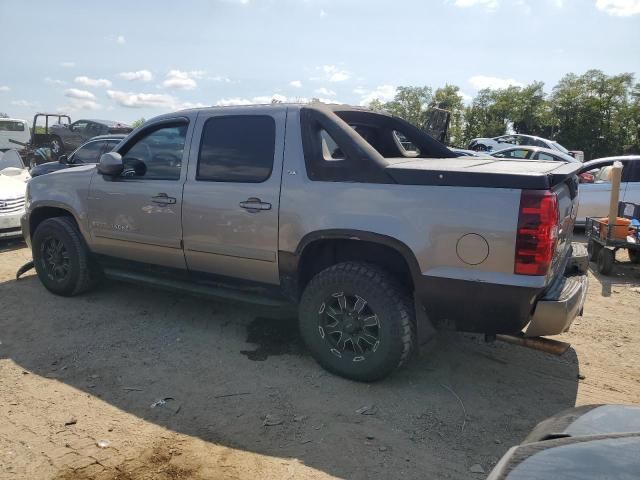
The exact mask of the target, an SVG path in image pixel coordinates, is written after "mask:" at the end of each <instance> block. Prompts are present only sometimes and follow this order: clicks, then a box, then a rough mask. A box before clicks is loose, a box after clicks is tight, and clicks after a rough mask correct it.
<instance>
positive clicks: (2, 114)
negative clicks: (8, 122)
mask: <svg viewBox="0 0 640 480" xmlns="http://www.w3.org/2000/svg"><path fill="white" fill-rule="evenodd" d="M0 118H9V115H7V114H6V113H4V112H0Z"/></svg>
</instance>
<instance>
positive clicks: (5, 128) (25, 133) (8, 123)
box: [0, 118, 31, 152]
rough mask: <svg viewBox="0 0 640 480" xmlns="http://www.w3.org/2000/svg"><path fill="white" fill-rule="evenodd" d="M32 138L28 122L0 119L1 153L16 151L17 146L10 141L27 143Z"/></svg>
mask: <svg viewBox="0 0 640 480" xmlns="http://www.w3.org/2000/svg"><path fill="white" fill-rule="evenodd" d="M30 138H31V132H29V126H28V125H27V122H26V120H19V119H17V118H0V152H6V151H7V150H11V149H15V148H16V144H15V143H12V142H10V141H9V140H18V141H19V142H23V143H27V142H28V141H29V139H30Z"/></svg>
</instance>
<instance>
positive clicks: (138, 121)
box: [131, 117, 146, 128]
mask: <svg viewBox="0 0 640 480" xmlns="http://www.w3.org/2000/svg"><path fill="white" fill-rule="evenodd" d="M144 122H146V120H145V119H144V117H142V118H139V119H138V120H136V121H134V122H133V123H132V124H131V126H132V127H133V128H138V127H139V126H141V125H142V124H143V123H144Z"/></svg>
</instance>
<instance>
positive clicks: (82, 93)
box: [64, 88, 96, 100]
mask: <svg viewBox="0 0 640 480" xmlns="http://www.w3.org/2000/svg"><path fill="white" fill-rule="evenodd" d="M64 96H65V97H69V98H77V99H79V100H95V99H96V96H95V95H94V94H93V93H91V92H88V91H87V90H80V89H78V88H67V89H66V90H65V91H64Z"/></svg>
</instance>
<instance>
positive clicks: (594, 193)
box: [576, 155, 640, 225]
mask: <svg viewBox="0 0 640 480" xmlns="http://www.w3.org/2000/svg"><path fill="white" fill-rule="evenodd" d="M616 161H620V162H622V165H623V168H622V183H621V184H620V201H621V202H630V203H635V204H640V155H626V156H619V157H606V158H598V159H596V160H591V161H589V162H585V163H584V165H583V168H582V170H583V171H585V172H586V171H588V172H590V173H592V174H593V176H594V179H593V183H580V190H579V191H580V194H579V195H580V202H579V206H578V215H577V218H576V223H577V224H578V225H584V223H585V221H586V217H594V218H600V217H606V216H607V215H608V214H609V201H610V198H611V181H610V180H609V175H610V171H611V167H612V166H613V162H616Z"/></svg>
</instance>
